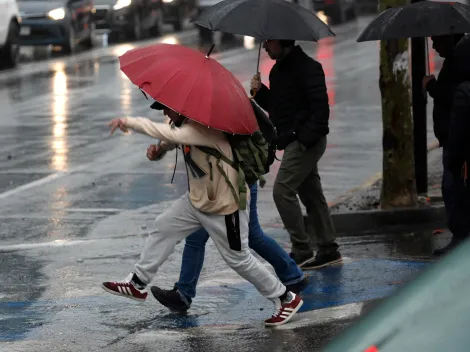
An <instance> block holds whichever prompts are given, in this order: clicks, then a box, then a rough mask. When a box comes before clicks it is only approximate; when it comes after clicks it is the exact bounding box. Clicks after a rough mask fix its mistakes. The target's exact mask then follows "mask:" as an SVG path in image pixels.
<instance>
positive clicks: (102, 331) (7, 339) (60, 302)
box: [0, 19, 434, 352]
mask: <svg viewBox="0 0 470 352" xmlns="http://www.w3.org/2000/svg"><path fill="white" fill-rule="evenodd" d="M366 23H367V19H359V21H358V22H355V23H349V24H346V25H343V26H339V27H336V28H334V29H335V31H336V33H337V35H338V36H337V38H334V39H331V40H326V41H323V42H320V43H319V44H315V45H312V44H306V45H305V49H306V50H307V52H308V53H310V54H311V55H313V56H315V57H317V58H318V60H319V61H320V62H322V64H323V66H324V70H325V73H326V75H327V82H328V88H329V97H330V103H331V104H332V115H331V132H330V136H329V145H328V149H327V152H326V154H325V156H324V158H323V159H322V161H321V164H320V165H321V175H322V179H323V185H324V189H325V193H326V196H327V198H328V200H329V201H332V200H334V199H335V198H336V197H338V196H340V195H341V194H342V193H344V192H345V191H347V190H348V189H350V188H352V187H355V186H358V185H359V184H361V183H362V182H364V181H365V180H367V179H368V178H369V177H370V176H372V175H373V174H375V173H376V172H378V171H380V170H381V120H380V93H379V90H378V44H377V43H361V44H358V43H356V42H355V38H356V37H357V36H358V34H359V33H360V31H361V30H362V28H364V26H365V24H366ZM195 40H196V36H195V33H194V31H188V32H185V33H182V34H181V35H177V36H173V35H169V36H166V37H163V38H161V39H160V41H164V42H168V43H178V42H180V43H182V44H185V45H190V46H195ZM149 42H153V41H147V42H143V43H131V44H121V45H115V46H111V47H106V48H98V49H95V50H93V51H91V52H82V53H79V54H77V55H76V56H75V57H59V58H55V59H52V60H46V61H42V62H39V63H27V64H24V65H22V66H20V67H19V68H18V69H16V70H12V71H5V72H1V73H0V106H1V108H2V112H1V115H0V116H1V117H0V140H1V141H2V142H1V144H0V220H1V224H2V225H1V229H2V231H1V232H0V262H1V269H2V270H1V271H0V278H1V282H2V284H3V289H2V290H0V351H38V352H39V351H51V350H53V351H129V350H131V351H169V350H175V351H183V350H184V351H224V350H228V349H229V348H231V349H234V350H236V351H305V350H309V351H316V350H319V348H320V347H321V346H322V345H323V344H324V343H325V341H328V340H329V339H331V338H332V337H333V336H335V335H336V334H337V333H338V332H339V331H340V330H341V329H342V328H343V327H344V326H346V325H347V324H349V323H350V322H352V321H354V320H355V319H357V318H358V317H359V316H360V315H361V314H363V313H364V311H365V310H367V309H368V308H370V306H371V304H370V303H365V304H364V303H362V302H370V301H375V300H380V299H382V298H384V297H386V296H387V295H389V294H390V293H391V292H393V290H395V289H396V287H397V286H399V285H400V284H402V283H403V282H406V281H407V280H409V279H411V278H412V277H414V276H415V275H416V274H417V273H419V272H420V271H421V270H422V269H423V268H425V267H426V266H427V265H428V264H429V263H428V262H427V261H426V260H425V259H422V258H423V255H425V254H426V253H429V251H430V244H429V243H428V242H422V241H421V242H418V243H415V242H413V241H411V242H410V241H406V240H403V241H399V242H397V241H396V240H394V239H393V237H392V236H387V235H380V236H372V237H370V238H361V239H360V240H358V239H353V238H343V239H341V244H342V253H343V256H344V257H345V263H344V264H343V265H341V266H337V267H331V268H327V269H323V270H319V271H316V272H310V273H309V275H310V276H309V277H310V283H311V285H310V286H309V288H308V289H307V290H306V291H305V292H304V300H305V302H306V303H305V305H304V307H303V308H302V314H299V316H298V318H297V319H296V320H295V321H294V322H292V323H291V324H288V325H285V326H284V327H282V328H280V329H275V330H268V329H265V328H264V327H263V325H262V320H263V319H264V318H266V317H268V316H269V315H270V314H271V312H272V307H271V304H270V303H269V302H267V301H265V300H264V299H263V298H262V297H261V296H260V295H259V294H258V293H256V292H255V291H254V288H252V287H251V286H250V285H249V284H247V283H245V282H244V281H242V280H241V279H240V278H238V277H237V276H236V274H234V273H232V272H231V271H230V269H229V268H228V267H227V266H226V265H225V263H223V261H222V260H221V259H220V256H219V255H218V253H216V250H215V247H214V246H213V244H212V242H209V243H208V248H207V250H206V262H205V267H204V270H203V273H202V276H201V279H200V284H199V290H198V296H197V298H196V299H195V300H194V302H193V306H192V309H191V311H190V313H189V314H188V315H187V316H179V315H175V314H174V313H170V312H168V311H167V310H166V309H164V308H163V307H161V306H160V305H159V304H158V303H157V302H156V301H155V300H153V298H151V297H149V299H148V300H147V302H145V303H144V304H138V303H135V302H133V301H129V300H126V299H124V298H120V297H115V296H111V295H109V294H107V293H105V292H104V291H102V289H101V288H100V287H99V285H100V283H101V282H102V281H108V280H118V279H121V278H123V277H125V276H126V275H127V274H128V272H129V271H130V270H131V269H132V265H133V264H134V262H135V261H136V260H137V258H138V256H139V253H140V250H141V248H142V245H143V243H144V241H145V237H146V235H147V232H148V229H149V228H150V227H151V226H152V221H153V219H154V218H155V216H156V215H158V214H159V213H161V212H162V210H164V209H165V208H166V207H167V206H168V205H169V204H171V202H172V200H174V199H175V198H176V197H178V196H179V195H181V194H182V193H183V192H184V191H185V190H186V181H185V178H186V174H185V172H184V170H183V168H182V167H183V165H182V164H181V163H179V164H178V167H177V171H176V177H175V182H174V184H170V179H171V175H172V173H173V167H174V163H175V160H174V154H169V155H168V156H167V157H166V159H165V160H164V161H162V162H160V163H151V162H149V161H148V160H147V159H146V157H145V151H146V148H147V146H148V144H149V143H151V142H152V140H150V139H149V138H146V137H144V136H141V135H137V134H128V135H121V134H118V135H117V136H113V137H111V136H109V131H108V130H107V128H106V123H107V122H108V121H109V120H110V119H112V118H114V117H118V116H125V115H129V116H148V117H151V118H153V119H155V120H156V121H162V120H163V116H161V115H159V114H158V113H156V112H155V111H153V110H150V109H149V105H150V102H149V101H146V100H145V98H144V97H143V95H142V93H141V92H140V91H139V90H138V89H136V88H135V87H134V86H133V85H132V83H130V81H128V80H127V78H126V77H125V76H124V75H123V74H122V73H120V71H119V65H118V61H117V56H118V55H120V54H122V53H124V52H125V51H126V50H129V49H131V48H133V47H135V46H139V45H144V44H145V43H149ZM251 44H252V43H250V42H249V41H248V40H245V45H246V46H250V45H251ZM256 54H257V50H252V49H246V48H244V47H238V48H234V49H232V50H230V51H225V52H220V53H216V54H214V56H215V57H217V58H218V59H219V60H220V61H221V62H222V63H223V64H224V65H225V66H226V67H227V68H229V69H230V70H232V71H233V72H234V73H235V75H236V76H237V77H238V78H239V79H240V80H241V81H242V82H243V83H244V84H245V85H246V86H248V83H249V79H250V78H251V75H252V73H253V71H254V70H255V67H256V66H255V65H256ZM432 64H434V63H432ZM271 65H272V62H271V61H269V60H268V59H267V58H266V57H263V61H262V63H261V66H260V67H261V74H262V77H264V78H266V77H267V75H268V72H269V69H270V67H271ZM429 116H430V115H429ZM430 141H431V134H430ZM275 173H276V167H273V168H272V172H271V174H270V175H269V177H268V184H267V186H266V187H265V188H264V189H263V190H261V191H260V194H259V213H260V220H261V223H262V224H263V227H264V228H265V229H266V231H267V232H268V233H269V234H270V235H272V236H274V237H275V238H276V239H277V240H278V241H279V242H281V243H282V244H283V246H285V247H286V248H288V237H287V235H286V233H285V232H284V231H283V230H282V226H281V224H280V221H279V218H278V215H277V213H276V211H275V207H274V204H273V202H272V198H271V190H272V188H271V187H272V181H273V177H274V175H275ZM181 251H182V245H179V246H178V247H177V249H176V251H175V253H174V254H173V255H172V256H171V257H170V259H169V261H168V262H167V263H165V265H164V266H163V267H162V268H161V271H160V272H159V274H158V275H157V278H156V279H155V282H156V283H158V284H159V285H161V286H164V287H170V286H172V284H173V283H174V281H175V280H176V279H177V277H178V269H179V265H180V260H181Z"/></svg>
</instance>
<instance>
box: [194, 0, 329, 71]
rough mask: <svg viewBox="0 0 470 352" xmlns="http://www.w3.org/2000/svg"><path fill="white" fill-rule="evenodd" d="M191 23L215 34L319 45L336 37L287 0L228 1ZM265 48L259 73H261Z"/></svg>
mask: <svg viewBox="0 0 470 352" xmlns="http://www.w3.org/2000/svg"><path fill="white" fill-rule="evenodd" d="M191 22H194V23H195V24H197V25H199V26H201V27H205V28H207V29H210V30H212V31H222V32H226V33H232V34H240V35H247V36H250V37H255V38H258V39H261V40H268V39H287V40H304V41H314V42H316V41H318V40H320V39H322V38H326V37H329V36H334V35H335V34H334V33H333V31H332V30H331V29H330V27H328V26H327V25H326V24H325V23H324V22H323V21H322V20H320V19H319V18H318V17H317V16H316V15H315V14H314V13H313V12H311V11H309V10H307V9H305V8H303V7H301V6H299V5H296V4H294V3H291V2H288V1H286V0H224V1H221V2H219V3H218V4H216V5H214V6H211V7H210V8H208V9H207V10H205V11H203V12H202V13H201V14H200V15H199V16H197V17H195V18H194V19H193V20H192V21H191ZM261 45H262V43H260V46H259V51H258V66H257V69H256V72H258V71H259V59H260V53H261Z"/></svg>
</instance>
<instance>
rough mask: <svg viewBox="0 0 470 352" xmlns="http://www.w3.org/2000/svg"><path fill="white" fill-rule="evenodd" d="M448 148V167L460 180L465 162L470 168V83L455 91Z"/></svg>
mask: <svg viewBox="0 0 470 352" xmlns="http://www.w3.org/2000/svg"><path fill="white" fill-rule="evenodd" d="M448 148H449V159H448V165H447V166H446V167H447V169H449V170H450V171H451V172H452V174H453V175H454V177H458V178H460V176H461V175H460V173H461V170H462V165H463V164H464V162H465V161H466V162H467V165H468V166H469V167H470V81H468V82H463V83H461V84H460V85H459V86H458V87H457V89H456V90H455V95H454V101H453V107H452V114H451V124H450V131H449V143H448ZM469 171H470V170H469Z"/></svg>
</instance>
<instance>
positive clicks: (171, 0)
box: [163, 0, 173, 4]
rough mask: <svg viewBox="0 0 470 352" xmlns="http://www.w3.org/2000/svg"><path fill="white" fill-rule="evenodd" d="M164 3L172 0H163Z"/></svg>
mask: <svg viewBox="0 0 470 352" xmlns="http://www.w3.org/2000/svg"><path fill="white" fill-rule="evenodd" d="M163 2H164V3H166V4H168V3H170V2H173V0H163Z"/></svg>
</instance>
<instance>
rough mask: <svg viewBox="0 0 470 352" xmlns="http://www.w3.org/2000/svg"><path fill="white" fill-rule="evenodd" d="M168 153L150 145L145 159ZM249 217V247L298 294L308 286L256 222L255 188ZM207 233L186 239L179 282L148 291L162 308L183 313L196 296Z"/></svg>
mask: <svg viewBox="0 0 470 352" xmlns="http://www.w3.org/2000/svg"><path fill="white" fill-rule="evenodd" d="M168 150H169V148H168V145H167V144H166V143H163V144H159V145H155V144H152V145H150V146H149V147H148V148H147V158H148V159H149V160H151V161H159V160H161V159H162V158H163V157H164V156H165V154H166V152H167V151H168ZM250 194H251V200H250V216H249V224H248V245H249V247H250V248H251V249H253V250H254V251H255V252H256V253H258V254H259V255H260V256H261V257H262V258H263V259H265V260H266V261H267V262H268V263H269V264H271V265H272V266H273V268H274V270H275V272H276V274H277V276H278V277H279V279H280V280H281V282H282V283H283V284H284V285H285V286H286V287H287V290H288V291H290V292H293V293H295V294H299V293H300V292H301V291H302V290H303V289H305V288H306V286H307V283H308V281H307V279H306V278H305V275H304V273H303V272H302V271H301V270H300V269H299V267H298V266H297V264H296V263H295V261H294V260H293V259H292V258H290V257H289V255H288V254H287V253H286V251H285V250H284V249H282V247H281V246H280V245H279V244H278V243H277V242H276V241H275V240H274V239H272V238H270V237H269V236H267V235H266V234H265V233H264V232H263V230H262V229H261V226H260V224H259V220H258V210H257V198H258V185H257V184H256V183H254V184H252V185H250ZM208 239H209V233H208V232H207V231H206V229H204V228H201V229H200V230H198V231H196V232H194V233H193V234H191V235H190V236H189V237H187V238H186V243H185V246H184V251H183V260H182V262H181V270H180V276H179V280H178V282H176V283H175V285H174V288H173V289H171V290H165V289H162V288H160V287H158V286H152V287H151V288H150V291H151V292H152V294H153V295H154V297H155V298H156V299H157V300H158V301H159V302H160V303H161V304H163V305H164V306H166V307H168V308H170V309H174V310H176V311H178V312H186V311H187V310H188V309H189V308H190V306H191V303H192V299H194V297H195V296H196V286H197V282H198V280H199V276H200V274H201V270H202V267H203V264H204V256H205V247H206V243H207V240H208Z"/></svg>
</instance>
